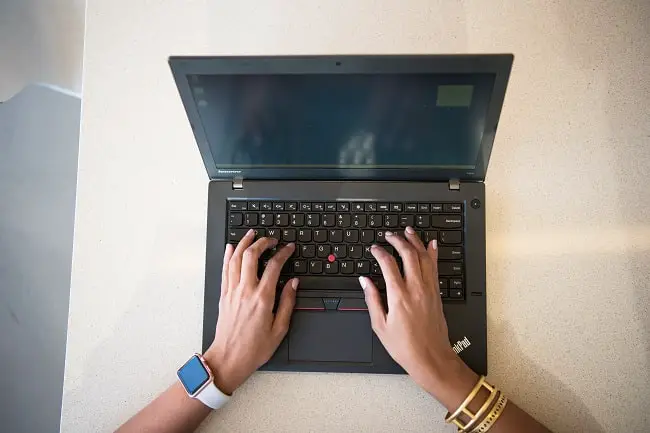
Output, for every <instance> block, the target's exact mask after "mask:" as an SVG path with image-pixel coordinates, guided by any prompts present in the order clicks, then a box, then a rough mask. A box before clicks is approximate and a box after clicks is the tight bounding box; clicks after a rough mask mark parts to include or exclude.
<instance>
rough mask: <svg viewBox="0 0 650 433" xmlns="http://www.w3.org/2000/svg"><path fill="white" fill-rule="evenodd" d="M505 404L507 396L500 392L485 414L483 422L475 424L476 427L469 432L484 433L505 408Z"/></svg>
mask: <svg viewBox="0 0 650 433" xmlns="http://www.w3.org/2000/svg"><path fill="white" fill-rule="evenodd" d="M507 404H508V398H507V397H506V395H505V394H504V393H501V394H500V395H499V399H498V400H497V402H496V404H495V405H494V407H493V408H492V410H491V411H490V413H488V414H487V416H486V417H485V419H484V420H483V422H481V423H480V424H479V425H477V426H476V428H475V429H474V430H472V431H471V433H486V432H487V431H488V430H490V429H491V428H492V426H493V425H494V423H495V422H497V420H498V419H499V417H500V416H501V414H502V413H503V410H504V409H505V408H506V405H507Z"/></svg>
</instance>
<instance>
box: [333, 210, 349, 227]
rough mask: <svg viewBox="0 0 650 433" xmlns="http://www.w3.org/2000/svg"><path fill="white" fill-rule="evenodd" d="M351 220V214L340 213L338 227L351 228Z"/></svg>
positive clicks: (337, 220)
mask: <svg viewBox="0 0 650 433" xmlns="http://www.w3.org/2000/svg"><path fill="white" fill-rule="evenodd" d="M351 219H352V217H351V216H350V214H349V213H340V214H338V215H337V216H336V225H337V226H338V227H350V224H351Z"/></svg>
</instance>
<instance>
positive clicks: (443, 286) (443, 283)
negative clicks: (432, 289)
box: [438, 278, 449, 289]
mask: <svg viewBox="0 0 650 433" xmlns="http://www.w3.org/2000/svg"><path fill="white" fill-rule="evenodd" d="M438 285H439V286H440V288H441V289H448V288H449V280H448V279H446V278H440V279H438Z"/></svg>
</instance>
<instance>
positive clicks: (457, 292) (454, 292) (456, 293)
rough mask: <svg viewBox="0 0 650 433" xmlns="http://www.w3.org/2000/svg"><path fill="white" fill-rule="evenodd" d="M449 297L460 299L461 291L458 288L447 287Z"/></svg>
mask: <svg viewBox="0 0 650 433" xmlns="http://www.w3.org/2000/svg"><path fill="white" fill-rule="evenodd" d="M449 297H450V298H453V299H462V297H463V291H462V290H460V289H449Z"/></svg>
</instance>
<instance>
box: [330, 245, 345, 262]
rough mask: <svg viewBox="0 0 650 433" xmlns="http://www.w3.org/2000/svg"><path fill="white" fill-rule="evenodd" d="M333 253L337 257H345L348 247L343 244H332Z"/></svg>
mask: <svg viewBox="0 0 650 433" xmlns="http://www.w3.org/2000/svg"><path fill="white" fill-rule="evenodd" d="M332 254H334V255H335V256H336V258H337V259H344V258H345V257H346V256H347V255H348V248H347V247H346V246H345V245H342V244H339V245H332Z"/></svg>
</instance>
